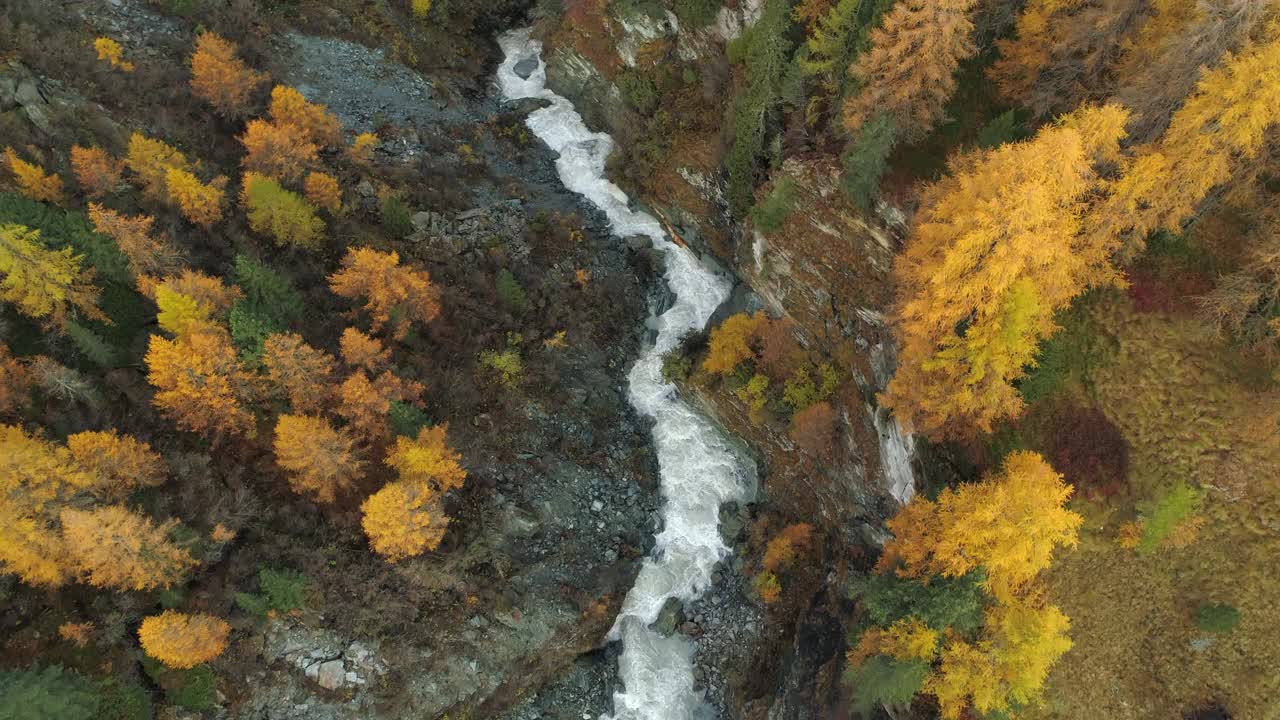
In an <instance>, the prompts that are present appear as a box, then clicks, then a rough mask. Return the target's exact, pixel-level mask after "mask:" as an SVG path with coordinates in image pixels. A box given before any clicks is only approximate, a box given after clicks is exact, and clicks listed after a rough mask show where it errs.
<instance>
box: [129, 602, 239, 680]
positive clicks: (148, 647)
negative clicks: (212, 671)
mask: <svg viewBox="0 0 1280 720" xmlns="http://www.w3.org/2000/svg"><path fill="white" fill-rule="evenodd" d="M230 634H231V626H230V625H227V623H226V622H224V621H222V620H220V619H218V618H216V617H213V616H212V615H204V614H192V615H188V614H186V613H180V612H177V611H176V610H166V611H164V612H162V613H160V614H159V615H151V616H149V617H146V618H143V620H142V625H141V626H140V627H139V628H138V640H139V641H141V642H142V649H143V650H144V651H146V653H147V655H149V656H150V657H153V658H155V659H156V660H159V661H160V662H162V663H164V664H165V665H167V666H169V667H171V668H178V669H189V668H193V667H195V666H197V665H200V664H202V663H207V662H209V661H210V660H213V659H214V658H216V657H218V656H219V655H221V654H222V651H223V650H225V649H226V647H227V637H228V636H229V635H230Z"/></svg>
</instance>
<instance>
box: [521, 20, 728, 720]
mask: <svg viewBox="0 0 1280 720" xmlns="http://www.w3.org/2000/svg"><path fill="white" fill-rule="evenodd" d="M499 44H500V45H501V47H502V51H503V54H504V56H505V59H504V60H503V62H502V65H501V66H500V67H499V69H498V83H499V86H500V87H501V90H502V92H503V94H504V95H505V96H506V97H507V98H508V99H512V100H518V99H523V98H540V99H544V100H547V101H549V103H550V104H549V105H548V106H547V107H544V108H541V109H539V110H536V111H534V112H533V113H531V114H530V115H529V118H528V120H527V124H528V126H529V129H530V130H532V131H533V133H534V134H535V135H537V136H538V137H539V138H541V139H542V140H543V142H545V143H546V144H547V145H548V146H550V147H551V149H552V150H554V151H555V152H557V153H559V159H557V160H556V169H557V171H558V172H559V175H560V180H561V182H563V183H564V186H565V187H566V188H568V189H570V190H572V191H574V192H576V193H578V194H580V195H582V196H583V197H585V198H586V199H587V200H589V201H590V202H591V203H592V204H594V205H595V206H596V207H598V208H600V210H602V211H603V212H604V213H605V215H606V216H607V217H608V219H609V222H610V224H611V226H612V229H613V232H614V233H615V234H616V235H618V236H619V237H630V236H633V235H645V236H647V237H649V238H650V239H652V241H653V244H654V247H655V248H657V249H658V250H661V251H662V252H663V253H664V254H665V256H666V265H667V271H666V277H665V279H666V282H667V286H668V287H669V288H670V289H671V291H672V292H673V293H674V294H675V301H674V302H673V304H672V305H671V307H670V308H668V309H667V310H666V311H665V312H663V313H662V314H661V315H659V316H658V317H656V318H653V319H652V326H653V327H654V328H655V329H656V330H657V335H656V339H655V340H654V343H653V345H652V346H651V347H649V348H647V349H645V350H644V351H643V353H642V354H641V356H640V358H639V359H638V360H637V361H636V364H635V366H634V367H633V368H632V369H631V373H630V376H629V378H628V379H629V383H630V399H631V403H632V405H633V406H634V407H635V408H636V410H637V411H639V412H640V413H642V414H644V415H647V416H649V417H652V418H653V419H654V426H653V442H654V446H655V449H656V451H657V458H658V468H659V474H660V476H661V491H662V496H663V500H664V504H663V508H662V519H663V529H662V532H660V533H659V534H658V536H657V538H656V541H655V545H654V549H653V553H652V554H651V555H650V556H649V557H648V558H646V559H645V561H644V564H643V566H642V567H641V569H640V574H639V576H638V577H637V578H636V584H635V586H634V587H632V588H631V591H630V592H629V593H628V594H627V597H626V599H625V600H624V601H623V604H622V611H621V613H620V614H619V615H618V618H617V620H616V621H615V622H614V625H613V629H612V630H610V632H609V639H611V640H621V641H622V643H623V650H622V655H621V657H620V659H619V661H618V671H619V676H620V678H621V680H622V684H623V686H624V688H625V689H624V690H623V691H620V692H617V693H615V694H614V698H613V702H614V711H613V715H611V716H610V715H604V716H602V718H601V720H693V719H694V718H702V717H706V716H708V715H709V714H710V711H709V709H708V708H707V706H706V704H705V703H704V702H703V697H702V694H701V693H700V692H697V691H695V690H694V683H693V650H694V648H693V643H692V642H691V641H690V640H689V639H688V638H686V637H684V636H682V635H679V634H673V635H671V636H669V637H663V636H661V635H660V634H658V633H656V632H654V631H653V630H651V629H650V628H649V624H650V623H652V622H653V621H654V620H655V619H656V618H657V617H658V614H659V612H660V611H661V610H662V606H663V605H664V604H665V603H666V601H667V600H668V599H670V598H679V599H680V600H682V601H689V600H693V599H695V598H697V597H698V596H700V595H701V594H702V592H703V591H704V590H705V589H706V587H707V586H708V585H709V584H710V582H711V573H712V570H713V569H714V568H715V566H716V563H718V562H719V561H720V560H721V559H723V558H724V557H725V556H726V555H727V554H728V553H729V549H728V547H727V546H726V545H725V544H724V541H723V540H722V539H721V538H720V532H719V522H720V506H721V505H723V504H724V503H727V502H730V501H734V500H742V499H743V498H744V497H745V495H746V492H747V489H746V488H747V483H746V478H747V475H746V473H745V469H744V467H743V464H742V461H741V459H740V457H739V455H738V454H737V453H735V452H734V450H733V449H732V448H731V446H730V445H729V443H728V441H727V439H726V438H725V437H724V435H723V434H722V433H721V432H720V431H719V430H718V429H717V428H716V427H715V426H714V425H713V424H712V423H711V422H710V421H708V420H707V419H706V418H705V417H703V416H702V415H700V414H698V413H696V412H694V410H693V409H692V408H690V407H689V406H687V405H686V404H684V403H683V402H681V401H680V400H679V398H677V397H676V393H675V389H674V388H673V387H672V386H671V385H669V384H667V383H666V382H664V381H663V379H662V355H663V353H665V352H667V351H668V350H671V349H672V348H674V347H675V346H676V344H677V343H678V342H679V341H680V338H681V337H682V336H683V335H685V334H686V333H688V332H690V331H694V330H700V329H702V328H703V327H704V326H705V325H706V324H707V321H708V320H709V319H710V318H711V315H712V313H714V312H715V310H716V308H717V307H719V306H720V304H721V303H723V302H724V301H725V300H726V299H727V298H728V297H729V292H730V290H731V289H732V285H731V282H730V280H729V278H727V277H725V276H724V275H723V274H721V273H717V272H715V271H714V270H712V269H710V268H708V267H707V266H705V265H703V264H702V263H701V262H700V261H699V260H698V258H697V257H696V256H695V255H694V254H693V253H692V252H691V251H689V250H688V249H687V248H683V247H680V246H678V245H676V244H675V243H673V242H671V241H670V240H669V239H668V238H667V235H666V233H665V232H664V231H663V227H662V224H661V223H659V222H658V221H657V220H656V219H655V218H653V217H652V216H651V215H649V214H647V213H644V212H640V211H637V210H633V209H632V208H631V203H630V200H629V199H628V198H627V196H626V194H625V193H623V192H622V190H621V189H619V188H618V187H617V186H616V185H614V184H613V183H611V182H609V181H608V180H607V179H606V178H605V160H606V159H607V158H608V157H609V153H610V151H611V150H612V149H613V140H612V139H611V138H610V137H609V136H608V135H607V134H604V133H594V132H591V130H589V129H588V128H587V126H586V125H585V124H584V123H583V121H582V117H581V116H580V115H578V113H577V111H576V110H574V107H573V104H572V103H570V102H569V101H568V100H566V99H565V98H563V97H560V96H559V95H556V94H555V93H554V92H552V91H551V90H548V89H547V87H546V78H547V75H546V64H545V63H543V62H542V56H541V54H542V43H540V42H538V41H536V40H532V39H531V38H530V33H529V30H517V31H513V32H510V33H507V34H505V35H503V36H502V37H501V38H499ZM531 58H532V59H536V60H537V62H538V67H537V69H536V70H534V71H533V73H532V74H530V75H529V77H528V79H524V78H521V77H520V75H518V74H517V73H516V72H515V66H516V65H517V64H518V63H519V62H521V61H522V60H529V59H531Z"/></svg>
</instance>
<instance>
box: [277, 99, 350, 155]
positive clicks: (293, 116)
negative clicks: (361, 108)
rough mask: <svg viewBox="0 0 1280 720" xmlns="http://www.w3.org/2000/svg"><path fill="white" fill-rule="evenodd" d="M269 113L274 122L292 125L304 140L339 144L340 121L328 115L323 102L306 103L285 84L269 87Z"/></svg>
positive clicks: (340, 139) (324, 144) (340, 140)
mask: <svg viewBox="0 0 1280 720" xmlns="http://www.w3.org/2000/svg"><path fill="white" fill-rule="evenodd" d="M270 113H271V119H272V120H274V121H275V122H276V123H277V124H285V123H288V124H292V125H296V126H297V127H298V128H299V129H300V130H301V131H302V134H303V135H304V136H305V137H306V139H307V142H310V143H314V144H316V145H319V146H320V147H337V146H339V145H341V144H342V123H341V122H339V121H338V118H336V117H334V116H333V115H331V114H330V113H329V110H328V108H326V107H325V106H324V105H320V104H318V103H313V102H309V101H308V100H307V99H306V98H304V97H303V96H302V93H300V92H298V91H297V90H296V89H294V88H291V87H289V86H287V85H277V86H275V87H274V88H272V90H271V110H270Z"/></svg>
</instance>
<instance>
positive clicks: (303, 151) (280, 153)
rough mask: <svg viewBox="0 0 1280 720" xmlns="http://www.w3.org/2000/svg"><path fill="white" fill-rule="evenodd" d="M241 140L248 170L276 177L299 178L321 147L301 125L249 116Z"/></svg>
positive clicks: (312, 161)
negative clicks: (256, 118)
mask: <svg viewBox="0 0 1280 720" xmlns="http://www.w3.org/2000/svg"><path fill="white" fill-rule="evenodd" d="M240 144H242V145H244V149H245V156H244V160H243V165H244V168H245V170H247V171H249V172H254V173H258V174H260V175H266V176H267V177H271V178H275V179H277V180H296V179H297V178H298V177H300V176H301V175H302V173H303V172H304V171H305V170H306V169H307V167H308V166H310V165H313V164H315V162H316V153H317V151H318V150H319V148H317V147H316V145H315V143H312V142H311V141H310V140H308V138H307V134H306V131H305V130H303V129H302V127H301V126H299V125H295V124H294V123H292V122H280V121H276V122H267V121H266V120H250V121H249V124H248V125H247V126H245V131H244V135H241V136H240Z"/></svg>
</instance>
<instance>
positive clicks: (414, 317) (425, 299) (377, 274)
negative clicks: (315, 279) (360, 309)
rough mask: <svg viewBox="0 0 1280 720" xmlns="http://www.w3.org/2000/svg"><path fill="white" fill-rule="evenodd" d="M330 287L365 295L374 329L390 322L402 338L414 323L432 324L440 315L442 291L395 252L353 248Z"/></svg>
mask: <svg viewBox="0 0 1280 720" xmlns="http://www.w3.org/2000/svg"><path fill="white" fill-rule="evenodd" d="M329 289H331V290H333V292H334V294H336V295H340V296H342V297H345V298H351V299H355V298H361V297H362V298H364V301H365V304H364V307H365V311H366V312H368V313H369V317H370V318H371V319H372V321H373V329H374V330H380V329H382V328H383V327H385V326H387V325H390V326H391V332H392V336H393V337H395V338H396V339H400V338H403V337H404V335H405V334H406V333H407V332H408V331H409V326H410V325H412V324H413V323H415V322H420V323H429V322H431V321H432V320H434V319H435V318H436V316H437V315H439V314H440V300H439V292H438V291H437V290H436V288H435V286H434V285H432V284H431V276H430V275H429V274H428V273H427V271H426V270H420V269H417V268H413V267H409V266H406V265H401V264H400V255H399V254H397V253H396V252H395V251H392V252H386V253H384V252H378V251H377V250H373V249H371V248H352V249H350V250H348V251H347V255H346V257H344V258H343V259H342V269H341V270H339V271H338V272H336V273H334V274H332V275H330V276H329Z"/></svg>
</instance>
